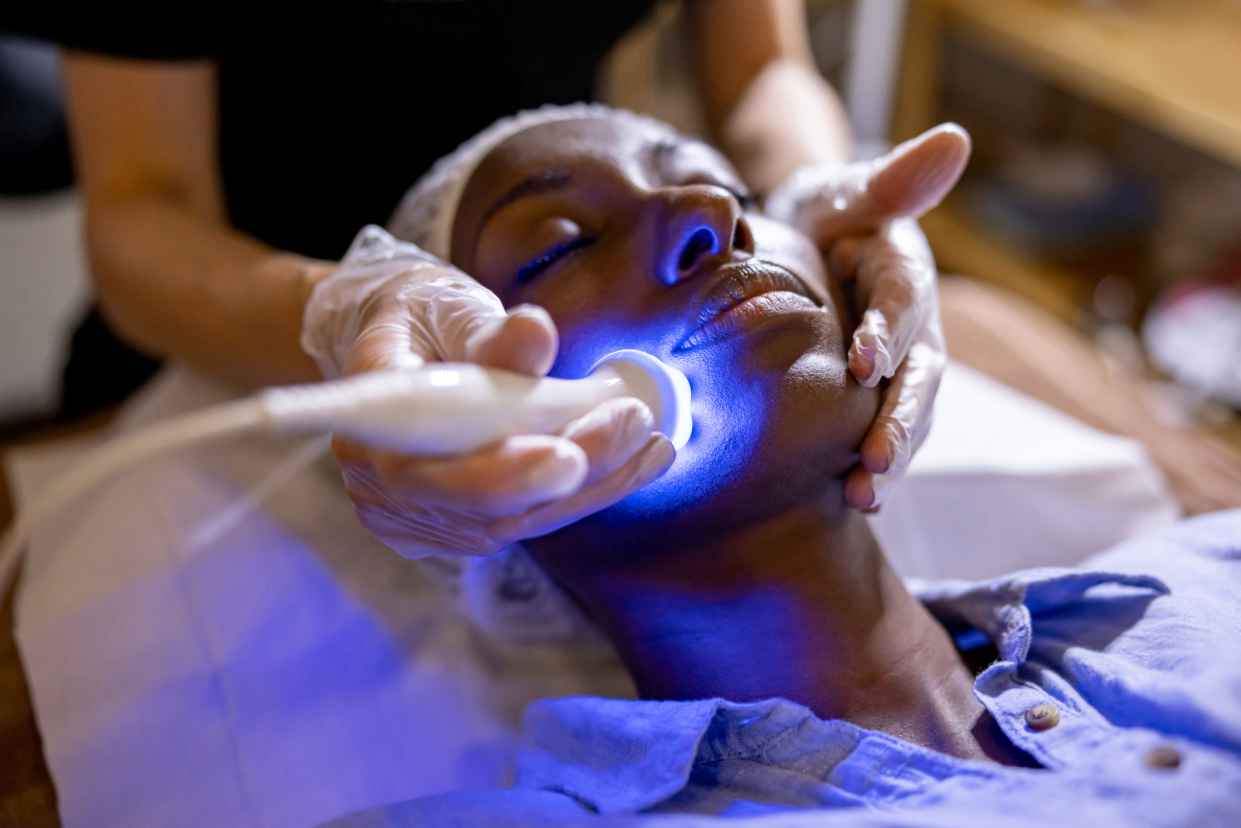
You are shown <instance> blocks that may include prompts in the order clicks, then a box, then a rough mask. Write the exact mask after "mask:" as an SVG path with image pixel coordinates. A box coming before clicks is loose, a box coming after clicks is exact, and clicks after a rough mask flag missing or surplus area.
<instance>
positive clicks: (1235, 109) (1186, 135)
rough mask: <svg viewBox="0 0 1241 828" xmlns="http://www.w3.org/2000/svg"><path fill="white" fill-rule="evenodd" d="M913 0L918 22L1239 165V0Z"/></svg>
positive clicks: (1240, 58) (1240, 28) (1240, 150)
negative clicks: (1103, 4) (1111, 3)
mask: <svg viewBox="0 0 1241 828" xmlns="http://www.w3.org/2000/svg"><path fill="white" fill-rule="evenodd" d="M914 6H915V11H920V13H921V15H922V19H923V20H924V21H926V20H933V19H934V18H936V17H937V18H938V19H937V20H933V22H934V23H938V24H939V25H941V26H944V27H946V28H947V29H949V30H951V31H953V32H957V33H960V34H962V35H964V36H965V37H967V38H969V39H970V40H971V42H973V43H974V44H976V45H977V46H979V47H981V48H984V49H986V50H988V51H990V52H992V53H994V54H998V55H999V56H1001V57H1003V58H1005V59H1007V60H1009V61H1011V62H1014V63H1016V64H1018V65H1021V66H1024V67H1025V68H1027V69H1028V70H1029V71H1031V72H1033V73H1034V74H1036V75H1038V76H1039V77H1042V78H1044V79H1045V80H1048V81H1050V82H1051V83H1054V84H1056V85H1058V86H1060V87H1062V88H1064V89H1066V90H1068V91H1071V92H1074V93H1076V94H1078V95H1081V96H1082V97H1084V98H1087V99H1089V100H1092V101H1094V102H1095V103H1098V104H1099V105H1101V106H1104V107H1106V108H1108V109H1111V110H1113V111H1115V112H1117V113H1119V114H1122V115H1125V116H1128V117H1130V118H1132V119H1133V120H1135V121H1138V122H1140V123H1143V124H1146V125H1147V126H1150V127H1152V128H1154V129H1156V130H1158V131H1160V132H1163V133H1165V134H1167V135H1169V136H1172V137H1174V138H1176V139H1178V140H1180V141H1182V142H1184V143H1185V144H1188V145H1189V146H1193V147H1196V148H1197V149H1200V150H1202V151H1204V152H1206V153H1208V154H1210V155H1213V156H1215V157H1218V158H1220V159H1223V160H1225V161H1228V162H1230V163H1233V164H1239V165H1241V3H1238V2H1236V0H1145V2H1142V3H1132V4H1130V7H1126V8H1125V9H1124V10H1116V11H1106V12H1105V11H1101V10H1098V9H1091V8H1089V7H1087V6H1085V5H1084V4H1082V3H1080V2H1074V0H915V3H914ZM919 6H921V7H923V8H922V9H921V10H918V9H917V7H919ZM913 23H914V20H912V19H911V25H912V24H913ZM911 34H913V35H915V36H916V34H917V33H916V32H913V31H911Z"/></svg>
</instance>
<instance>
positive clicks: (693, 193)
mask: <svg viewBox="0 0 1241 828" xmlns="http://www.w3.org/2000/svg"><path fill="white" fill-rule="evenodd" d="M664 192H665V195H666V197H667V208H668V210H667V213H666V214H665V215H666V220H665V222H664V227H663V229H662V233H661V235H662V236H663V239H662V242H663V243H662V244H661V248H662V250H661V254H660V261H659V264H658V266H657V268H656V273H657V275H658V277H659V280H660V281H661V282H663V283H664V284H666V285H675V284H677V283H678V282H682V281H684V280H686V279H688V278H690V277H692V276H694V275H695V274H696V273H699V272H702V271H704V270H706V269H708V268H711V267H713V266H717V265H719V264H723V263H724V262H727V261H731V260H732V259H733V257H734V255H735V254H736V253H737V252H738V251H743V252H746V253H753V252H754V236H753V234H752V233H751V232H750V226H749V224H748V223H747V222H746V220H745V213H744V212H743V211H742V209H741V205H740V204H738V203H737V199H736V198H735V197H734V196H733V195H732V193H730V192H728V191H727V190H725V189H723V188H722V187H716V186H710V185H698V184H695V185H690V186H684V187H676V188H669V190H666V191H664Z"/></svg>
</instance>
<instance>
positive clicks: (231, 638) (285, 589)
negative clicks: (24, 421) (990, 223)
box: [8, 366, 1176, 828]
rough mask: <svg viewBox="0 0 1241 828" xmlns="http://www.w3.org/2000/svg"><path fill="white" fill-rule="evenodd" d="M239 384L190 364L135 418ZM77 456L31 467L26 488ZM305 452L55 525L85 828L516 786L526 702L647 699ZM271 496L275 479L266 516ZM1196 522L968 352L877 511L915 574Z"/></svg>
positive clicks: (57, 733)
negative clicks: (398, 542)
mask: <svg viewBox="0 0 1241 828" xmlns="http://www.w3.org/2000/svg"><path fill="white" fill-rule="evenodd" d="M229 395H230V392H229V391H228V390H227V389H223V388H219V387H216V386H213V385H211V384H209V383H206V382H204V381H202V380H200V379H197V378H195V377H193V376H190V375H188V374H186V373H183V372H177V371H173V372H170V373H168V374H166V375H164V376H163V377H161V378H160V379H159V380H158V381H157V383H156V384H155V385H154V387H152V388H150V389H148V390H147V392H146V393H145V394H144V395H143V397H142V398H141V399H140V400H139V401H138V402H137V404H135V405H134V406H132V407H131V409H130V411H129V414H128V417H127V422H129V423H131V424H132V423H140V422H144V421H148V420H150V419H153V418H158V417H161V416H167V415H169V414H171V413H173V412H177V411H181V410H185V409H188V408H194V407H198V406H201V405H205V404H208V403H210V402H216V401H220V400H222V399H225V398H227V397H228V396H229ZM74 451H75V448H74V447H68V448H65V447H59V448H56V447H54V448H52V449H47V448H43V449H39V450H27V451H23V452H21V453H18V454H17V455H15V456H13V457H10V458H9V463H8V466H9V471H10V479H11V480H12V481H13V483H14V489H15V492H16V495H17V498H18V500H19V502H20V501H22V500H25V499H27V498H29V497H30V496H31V494H32V492H33V491H35V490H37V488H38V487H39V485H40V483H41V481H42V480H45V479H46V477H47V474H48V470H49V469H50V468H51V467H52V466H54V465H56V464H57V463H63V461H64V455H65V453H66V452H68V453H70V454H72V453H73V452H74ZM299 451H300V452H302V455H303V457H305V456H306V455H313V453H314V451H313V447H307V445H306V444H305V442H304V441H299V440H283V441H278V440H269V439H249V440H238V441H234V442H232V443H229V444H226V445H222V446H217V447H214V448H210V449H204V450H201V451H196V452H189V453H186V454H184V455H181V456H177V457H173V458H167V459H165V460H161V461H159V462H157V463H152V464H150V465H148V466H145V467H143V468H141V469H137V470H135V471H133V472H131V473H130V474H128V475H126V476H125V477H124V478H122V479H119V480H117V481H116V482H115V483H114V484H112V485H109V486H107V487H106V488H105V489H104V490H103V491H100V492H98V493H96V494H94V495H92V496H91V497H90V498H89V499H88V500H86V501H84V502H82V503H80V504H78V505H77V506H76V507H75V508H74V509H73V510H71V512H70V513H69V514H66V515H65V516H64V519H63V520H62V521H60V522H58V523H57V524H56V525H54V526H50V527H48V528H47V529H46V530H45V531H42V532H40V534H39V535H38V536H37V537H36V540H35V542H34V543H33V544H32V547H31V555H30V558H29V559H28V561H27V564H26V568H25V572H24V576H23V583H22V588H21V591H20V593H19V596H18V602H17V631H16V632H17V640H18V645H19V647H20V650H21V653H22V658H23V661H24V663H25V667H26V671H27V676H28V678H29V680H30V685H31V689H32V694H33V697H34V704H35V713H36V716H37V718H38V721H39V726H40V729H41V731H42V734H43V740H44V750H45V753H46V755H47V759H48V763H49V766H50V768H51V771H52V775H53V778H54V780H55V782H56V786H57V789H58V791H59V794H60V807H61V816H62V819H63V821H64V824H65V825H66V826H67V828H77V827H78V826H112V825H116V826H127V827H128V828H138V826H148V825H149V826H167V825H174V824H175V825H179V826H216V825H219V826H224V825H228V826H273V827H275V826H279V827H280V828H283V826H309V825H314V824H317V823H319V822H321V821H323V820H326V819H329V818H331V817H333V816H336V815H339V814H342V813H346V812H349V811H352V810H357V809H360V808H365V807H369V806H372V805H378V804H382V803H385V802H391V801H395V800H400V799H406V798H410V797H414V796H420V795H423V794H428V793H434V792H439V791H444V790H450V789H453V788H460V787H474V786H487V785H495V784H501V783H502V782H503V781H504V778H505V773H506V771H507V767H508V758H509V756H510V755H511V753H512V751H513V749H514V747H515V734H516V730H515V727H516V722H517V716H518V715H519V713H520V710H521V708H522V707H523V706H524V704H525V703H526V702H527V701H529V700H531V699H533V698H537V697H540V696H544V695H557V694H571V693H595V694H602V695H614V696H615V695H625V694H628V693H630V692H631V691H632V688H631V685H630V683H629V680H628V678H627V677H626V676H625V674H624V672H623V670H621V668H620V667H619V666H618V665H617V664H616V663H615V661H614V660H613V659H611V658H610V657H607V656H602V655H600V654H598V653H587V652H577V653H574V652H569V651H567V650H564V649H561V648H556V647H550V646H520V647H519V646H515V645H503V646H501V645H498V644H496V643H495V642H490V641H487V640H484V639H483V638H482V637H481V636H479V635H477V634H476V633H474V631H473V630H472V629H471V628H469V626H468V625H467V624H465V623H463V622H462V621H460V620H458V619H457V618H456V617H455V616H454V614H453V613H452V612H451V611H450V610H449V609H448V608H447V604H446V601H445V600H444V599H443V597H442V596H440V594H439V593H438V592H437V591H436V589H435V588H434V587H433V586H432V585H431V584H429V583H428V582H427V581H426V580H425V578H424V577H423V576H421V575H420V574H419V572H418V571H417V570H416V569H415V568H414V567H412V566H410V565H409V564H408V563H407V562H405V561H404V560H402V559H400V558H398V557H397V556H396V555H395V554H393V553H391V552H390V551H388V550H387V549H386V548H384V547H383V546H382V545H380V544H378V543H377V542H375V541H374V540H372V539H371V538H370V537H369V536H368V535H367V534H366V533H365V532H363V531H362V530H361V529H360V528H359V527H358V526H357V524H356V522H355V520H354V518H353V515H352V510H351V508H350V507H349V505H348V502H347V500H346V498H345V496H344V493H343V489H342V487H341V485H340V482H339V476H338V474H337V472H336V471H335V469H334V468H333V467H332V465H331V461H330V460H326V459H324V460H320V461H317V462H313V463H312V464H311V465H309V466H302V467H300V468H299V467H298V463H297V462H289V460H288V458H290V457H291V456H295V455H297V453H298V452H299ZM58 454H59V455H60V456H59V457H57V455H58ZM295 459H296V458H295ZM281 480H283V481H284V482H283V484H282V485H277V484H279V483H280V481H281ZM273 481H274V482H273ZM256 489H260V490H261V489H271V490H273V493H272V494H271V496H270V497H269V498H268V499H267V501H266V503H265V505H264V507H263V508H262V509H261V510H259V511H254V510H251V509H249V508H248V506H247V504H248V503H249V502H250V498H249V497H248V496H247V495H246V492H251V491H254V490H256ZM1175 517H1176V509H1175V507H1174V506H1173V505H1172V504H1171V502H1170V501H1169V500H1168V498H1167V496H1166V494H1165V493H1164V491H1163V486H1162V482H1161V481H1160V479H1159V477H1158V475H1157V473H1155V472H1154V471H1153V470H1152V468H1151V466H1150V464H1149V462H1148V461H1147V460H1146V458H1145V455H1144V452H1143V451H1142V450H1141V447H1140V446H1137V445H1136V444H1134V443H1132V442H1130V441H1126V440H1119V439H1117V438H1113V437H1108V436H1107V435H1102V434H1099V433H1098V432H1094V431H1092V430H1090V429H1087V428H1085V427H1084V426H1081V425H1080V424H1077V423H1075V422H1073V421H1071V420H1067V418H1064V417H1062V416H1060V415H1058V414H1056V413H1055V412H1052V411H1049V410H1048V409H1046V408H1045V407H1043V406H1039V405H1037V404H1035V403H1033V402H1032V401H1030V400H1028V399H1026V398H1024V397H1021V396H1020V395H1017V394H1014V393H1013V392H1011V391H1008V390H1007V389H1004V388H1003V387H1002V386H998V385H996V384H995V383H992V382H990V381H988V380H985V378H981V377H979V376H978V375H976V374H973V373H972V372H969V371H967V370H966V369H963V368H961V367H960V366H952V368H951V369H950V370H949V372H948V374H947V375H946V377H945V380H944V385H943V388H942V390H941V393H940V398H939V403H938V407H937V422H936V426H935V429H934V430H933V431H932V436H931V438H930V439H929V440H928V442H927V445H926V446H925V447H924V449H923V451H922V452H921V453H920V454H919V456H918V458H917V460H916V461H915V464H914V466H913V468H911V470H910V474H909V477H908V479H907V480H906V481H904V483H903V484H901V488H900V490H898V491H897V492H894V493H893V499H892V501H891V502H890V503H889V504H888V505H887V506H885V507H884V510H883V512H882V513H881V515H880V516H879V517H878V519H877V520H876V521H875V522H874V525H875V528H876V532H877V534H878V535H879V537H880V539H881V541H882V542H883V543H884V544H885V547H888V548H889V551H890V554H891V555H892V557H893V558H894V560H896V561H897V563H898V565H899V566H900V568H901V569H902V571H904V572H905V573H906V574H910V575H924V576H939V575H960V576H964V577H972V576H977V575H985V574H991V573H992V572H1000V571H1004V570H1007V569H1011V568H1015V567H1017V566H1027V565H1032V564H1035V563H1072V562H1074V561H1075V560H1078V559H1080V558H1081V557H1084V556H1085V555H1086V554H1089V553H1090V552H1094V551H1097V550H1098V549H1100V548H1102V547H1104V546H1106V545H1108V544H1110V543H1112V542H1114V541H1116V540H1119V539H1121V538H1123V537H1126V536H1128V535H1129V534H1132V533H1135V532H1137V531H1142V530H1145V529H1149V528H1154V527H1156V526H1159V525H1164V524H1166V523H1168V522H1170V521H1171V520H1173V519H1174V518H1175Z"/></svg>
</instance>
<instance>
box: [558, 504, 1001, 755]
mask: <svg viewBox="0 0 1241 828" xmlns="http://www.w3.org/2000/svg"><path fill="white" fill-rule="evenodd" d="M642 558H643V560H644V561H645V563H642V564H640V565H637V566H635V567H632V568H625V567H620V568H616V567H601V568H595V569H590V568H585V567H583V568H582V569H576V568H575V570H576V571H575V572H574V573H573V577H572V578H569V579H564V578H562V581H564V582H566V584H567V585H569V587H570V589H571V590H572V591H573V592H574V593H576V595H577V597H578V599H579V600H580V601H581V603H582V605H583V606H584V607H586V608H587V611H588V612H590V613H591V614H592V616H593V617H594V619H595V621H596V623H598V624H599V626H600V627H601V628H602V629H603V631H604V632H605V634H607V635H608V637H609V638H610V639H611V640H612V642H613V643H614V644H615V646H616V648H617V650H618V652H619V653H620V655H621V658H622V659H623V660H624V661H625V663H626V666H627V667H628V668H629V670H630V672H631V673H632V675H633V677H634V680H635V681H636V683H637V686H638V689H639V691H640V692H641V694H642V695H643V697H644V698H653V699H673V700H685V699H701V698H711V697H716V696H719V697H723V698H727V699H729V700H732V701H753V700H760V699H767V698H772V697H782V698H786V699H789V700H791V701H794V702H797V703H799V704H803V705H805V706H806V707H808V708H810V709H811V710H812V711H814V713H815V714H816V715H818V716H819V717H821V718H825V719H845V720H848V721H851V722H853V723H854V724H858V725H860V726H862V727H867V728H871V729H876V730H882V731H885V732H888V733H892V734H893V735H897V736H900V737H902V738H905V739H908V740H909V741H913V742H915V743H918V744H923V745H926V746H928V747H933V748H935V749H937V750H943V751H945V752H949V753H953V754H956V755H962V756H973V757H975V758H977V757H978V756H979V755H980V754H979V753H978V745H977V743H976V741H975V739H974V738H972V737H971V735H970V730H971V728H972V726H973V725H974V724H975V722H976V721H977V720H978V719H979V716H980V715H981V713H982V707H981V705H980V704H979V703H978V701H977V700H976V699H975V698H974V696H973V691H972V679H971V676H970V674H969V672H968V670H966V668H965V666H964V664H963V663H962V661H961V659H960V657H959V655H958V654H957V652H956V649H955V648H954V646H953V645H952V642H951V640H950V639H949V637H948V635H947V633H946V632H945V631H944V630H943V628H942V627H941V626H940V625H939V624H938V622H936V621H935V619H934V618H932V617H931V616H930V614H929V613H928V612H927V611H926V609H925V608H924V607H923V606H922V605H921V604H920V603H919V602H918V601H917V600H916V599H914V598H913V597H912V596H911V595H910V594H909V592H908V591H907V590H906V589H905V587H904V585H903V584H902V583H901V580H900V578H899V577H897V575H896V574H895V573H894V572H893V571H892V569H891V567H890V566H889V565H888V563H887V561H886V560H885V559H884V557H883V554H882V552H881V551H880V550H879V547H878V545H877V544H876V542H875V539H874V537H873V536H872V535H871V533H870V530H869V527H868V526H867V524H866V521H865V520H864V519H863V518H862V516H861V515H859V514H857V513H854V512H849V513H848V514H847V515H845V516H842V517H836V518H831V517H827V516H825V515H823V514H822V513H821V512H819V511H817V510H814V509H809V508H799V509H796V510H792V511H790V512H789V513H786V514H783V515H781V516H779V517H778V518H776V519H773V520H770V521H768V522H766V523H763V524H762V525H758V526H751V527H749V528H747V529H746V530H744V531H743V532H740V533H736V534H734V535H732V536H730V537H728V538H726V539H718V538H717V539H714V540H712V541H711V542H710V543H709V544H703V545H702V546H700V547H698V548H684V547H682V548H678V549H676V550H672V551H670V552H669V554H667V555H658V556H642ZM704 562H710V565H709V566H706V565H704ZM553 574H558V573H555V572H553Z"/></svg>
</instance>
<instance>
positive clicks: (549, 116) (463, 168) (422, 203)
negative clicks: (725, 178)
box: [388, 103, 677, 262]
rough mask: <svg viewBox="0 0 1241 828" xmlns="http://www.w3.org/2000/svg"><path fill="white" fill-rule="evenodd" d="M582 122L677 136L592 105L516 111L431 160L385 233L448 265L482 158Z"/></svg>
mask: <svg viewBox="0 0 1241 828" xmlns="http://www.w3.org/2000/svg"><path fill="white" fill-rule="evenodd" d="M583 118H602V119H609V120H616V121H623V122H628V123H631V124H636V125H640V126H642V127H645V128H647V129H653V130H656V131H658V132H661V133H665V134H667V135H668V136H674V135H676V134H677V133H676V130H674V129H673V128H672V127H670V126H668V125H667V124H665V123H664V122H662V121H657V120H655V119H654V118H648V117H646V116H645V115H638V114H636V113H634V112H630V111H628V110H625V109H614V108H612V107H610V106H604V105H603V104H596V103H576V104H568V105H567V106H554V105H551V104H549V105H547V106H542V107H539V108H538V109H527V110H525V111H523V112H518V113H517V114H516V115H510V116H508V117H506V118H501V119H500V120H498V121H496V122H495V123H494V124H492V125H491V126H489V127H487V128H486V129H484V130H483V131H482V132H480V133H478V134H477V135H475V136H474V137H473V138H471V139H469V140H468V141H466V142H465V143H464V144H462V145H461V146H459V147H457V149H456V150H454V151H453V152H451V153H449V154H448V155H445V156H444V157H443V158H441V159H440V160H438V161H436V162H435V164H434V165H433V166H432V167H431V169H430V170H428V171H427V172H426V174H424V175H423V176H422V178H420V179H418V181H417V182H416V183H415V184H414V186H412V187H410V188H409V190H408V191H407V192H406V193H405V197H404V198H402V199H401V203H400V204H399V205H397V208H396V211H395V212H394V213H393V214H392V218H390V219H389V220H388V232H390V233H391V234H392V235H394V236H396V237H397V238H398V239H401V240H403V241H407V242H413V243H414V244H416V245H418V246H419V247H421V248H422V249H423V250H425V251H426V252H428V253H430V254H431V255H433V256H438V257H439V258H441V259H443V260H444V261H446V262H447V261H451V253H452V225H453V220H454V219H455V218H456V215H457V205H458V203H459V202H460V201H461V194H462V193H463V192H464V191H465V185H466V184H467V183H469V180H470V176H471V175H473V173H474V170H475V169H477V168H478V165H479V164H481V163H482V161H483V159H484V158H486V157H487V155H488V154H489V153H490V152H491V151H492V150H493V149H495V148H496V147H498V146H499V145H500V144H502V143H504V142H505V141H507V140H508V139H509V138H512V137H513V136H514V135H516V134H518V133H519V132H525V131H526V130H527V129H530V128H531V127H535V126H541V125H542V124H550V123H555V122H556V121H577V120H581V119H583Z"/></svg>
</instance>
